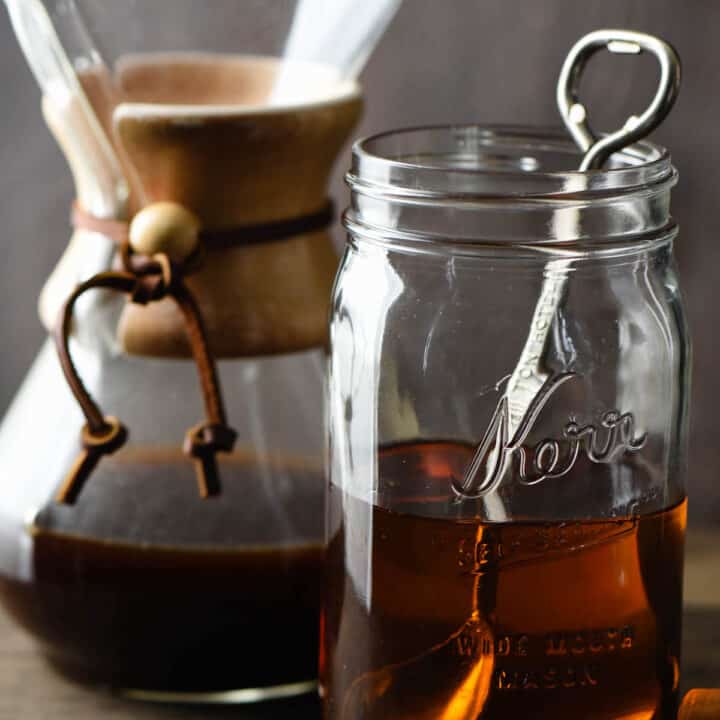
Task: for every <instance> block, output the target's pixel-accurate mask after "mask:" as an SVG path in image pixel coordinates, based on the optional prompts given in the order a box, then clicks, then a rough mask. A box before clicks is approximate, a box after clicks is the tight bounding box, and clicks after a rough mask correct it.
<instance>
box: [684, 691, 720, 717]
mask: <svg viewBox="0 0 720 720" xmlns="http://www.w3.org/2000/svg"><path fill="white" fill-rule="evenodd" d="M718 718H720V690H691V691H690V692H689V693H688V694H687V695H686V696H685V699H684V700H683V703H682V706H681V708H680V714H679V715H678V720H717V719H718Z"/></svg>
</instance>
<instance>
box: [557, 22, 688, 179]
mask: <svg viewBox="0 0 720 720" xmlns="http://www.w3.org/2000/svg"><path fill="white" fill-rule="evenodd" d="M600 50H608V51H609V52H611V53H622V54H633V55H639V54H640V53H642V52H648V53H650V54H652V55H654V56H655V58H656V59H657V61H658V64H659V65H660V82H659V84H658V88H657V91H656V92H655V96H654V97H653V99H652V102H651V103H650V105H648V107H647V109H646V110H645V112H643V113H642V115H640V116H636V115H631V116H630V117H629V118H628V119H627V121H626V122H625V124H624V125H623V127H622V128H620V129H619V130H616V131H615V132H612V133H608V134H606V135H603V136H602V137H601V138H598V137H597V136H596V135H595V133H594V132H593V131H592V130H591V128H590V124H589V122H588V117H587V110H586V109H585V106H584V105H583V104H582V102H580V99H579V94H578V88H579V86H580V79H581V77H582V73H583V70H584V69H585V66H586V65H587V63H588V61H589V60H590V58H591V57H592V56H593V55H595V54H596V53H597V52H599V51H600ZM679 91H680V58H679V57H678V54H677V52H676V51H675V49H674V48H673V47H672V46H671V45H670V44H669V43H667V42H665V41H664V40H661V39H660V38H657V37H653V36H652V35H647V34H645V33H640V32H632V31H629V30H597V31H596V32H592V33H590V34H589V35H586V36H585V37H583V38H581V39H580V40H578V42H577V43H575V45H574V46H573V47H572V49H571V50H570V52H569V54H568V56H567V58H566V59H565V62H564V63H563V66H562V70H561V71H560V77H559V79H558V85H557V105H558V108H559V110H560V115H561V116H562V119H563V122H564V123H565V127H567V129H568V130H569V132H570V134H571V135H572V137H573V139H574V140H575V142H576V143H577V145H578V147H579V148H580V149H581V150H582V151H583V152H584V153H585V157H584V158H583V161H582V164H581V165H580V168H579V169H580V170H581V171H584V170H597V169H599V168H601V167H602V166H603V165H604V164H605V163H606V162H607V160H608V158H609V157H610V156H611V155H612V154H613V153H614V152H617V151H618V150H622V149H623V148H624V147H627V146H628V145H630V144H632V143H634V142H637V141H638V140H641V139H642V138H644V137H645V136H647V135H649V134H650V133H651V132H652V131H653V130H654V129H655V128H656V127H657V126H658V125H660V123H661V122H662V121H663V120H664V119H665V117H666V116H667V114H668V113H669V112H670V110H671V109H672V106H673V105H674V104H675V100H676V99H677V96H678V92H679Z"/></svg>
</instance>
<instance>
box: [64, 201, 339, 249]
mask: <svg viewBox="0 0 720 720" xmlns="http://www.w3.org/2000/svg"><path fill="white" fill-rule="evenodd" d="M334 218H335V205H334V203H333V201H332V200H329V199H328V200H327V201H326V202H325V204H324V205H323V206H322V207H321V208H320V209H319V210H317V211H314V212H311V213H308V214H306V215H300V216H298V217H294V218H287V219H284V220H275V221H273V222H266V223H257V224H254V225H238V226H237V227H228V228H219V229H215V230H211V229H206V228H202V229H201V230H200V233H199V238H200V245H201V247H202V248H204V249H206V250H225V249H227V248H231V247H237V246H239V245H251V244H254V243H262V242H274V241H277V240H286V239H287V238H289V237H293V236H294V235H304V234H306V233H312V232H319V231H321V230H326V229H327V228H328V227H330V225H332V223H333V220H334ZM70 221H71V223H72V226H73V227H74V228H75V229H77V230H88V231H90V232H96V233H99V234H101V235H105V236H106V237H108V238H110V239H111V240H112V241H113V242H114V243H115V244H116V245H118V246H121V247H122V245H123V243H125V241H126V240H127V238H128V231H129V227H130V225H129V223H126V222H123V221H122V220H113V219H106V218H99V217H96V216H95V215H92V214H90V213H88V212H87V210H85V209H84V208H83V207H82V206H81V205H80V204H79V203H77V202H75V203H73V206H72V212H71V215H70Z"/></svg>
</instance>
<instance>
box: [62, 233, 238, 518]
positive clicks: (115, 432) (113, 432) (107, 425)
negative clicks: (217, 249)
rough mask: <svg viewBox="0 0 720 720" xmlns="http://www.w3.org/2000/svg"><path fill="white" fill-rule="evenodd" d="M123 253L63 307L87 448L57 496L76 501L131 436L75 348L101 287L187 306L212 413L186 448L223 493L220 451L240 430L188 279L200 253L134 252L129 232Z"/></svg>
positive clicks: (70, 375) (66, 363)
mask: <svg viewBox="0 0 720 720" xmlns="http://www.w3.org/2000/svg"><path fill="white" fill-rule="evenodd" d="M120 256H121V259H122V262H123V266H124V270H121V271H111V272H102V273H98V274H97V275H94V276H93V277H91V278H89V279H88V280H86V281H85V282H83V283H81V284H80V285H78V286H77V287H76V288H75V290H74V291H73V292H72V293H71V294H70V297H69V298H68V299H67V300H66V301H65V303H64V305H63V307H62V308H61V311H60V316H59V318H58V322H57V325H56V327H55V329H54V332H53V335H54V339H55V346H56V349H57V353H58V357H59V360H60V364H61V366H62V369H63V373H64V374H65V378H66V380H67V382H68V385H69V386H70V389H71V390H72V392H73V394H74V395H75V398H76V399H77V401H78V404H79V405H80V408H81V410H82V411H83V414H84V415H85V418H86V421H87V422H86V425H85V426H84V428H83V430H82V433H81V444H82V447H83V449H82V451H81V453H80V455H79V456H78V458H77V460H76V461H75V463H74V464H73V466H72V468H71V469H70V471H69V473H68V475H67V477H66V479H65V481H64V483H63V485H62V486H61V488H60V490H59V492H58V494H57V500H58V502H62V503H67V504H72V503H74V502H75V501H76V500H77V498H78V497H79V495H80V493H81V491H82V488H83V486H84V484H85V482H86V481H87V479H88V478H89V477H90V475H91V473H92V472H93V470H94V469H95V467H96V466H97V464H98V463H99V461H100V459H101V458H102V456H103V455H109V454H111V453H113V452H115V451H117V450H118V449H120V448H121V447H122V446H123V444H124V443H125V441H126V440H127V436H128V431H127V429H126V428H125V427H124V426H123V425H122V423H121V422H120V421H119V420H117V419H116V418H113V417H106V416H105V415H103V413H102V412H101V410H100V408H99V407H98V406H97V404H96V403H95V401H94V400H93V398H92V396H91V395H90V393H89V392H88V390H87V388H86V387H85V385H84V384H83V382H82V379H81V378H80V375H79V373H78V371H77V368H76V367H75V365H74V363H73V360H72V357H71V354H70V347H69V345H70V334H71V328H72V318H73V310H74V306H75V303H76V301H77V299H78V298H79V297H80V296H81V295H82V294H83V293H85V292H87V291H88V290H91V289H95V288H104V289H106V290H112V291H115V292H120V293H124V294H126V295H127V296H128V298H129V299H130V301H131V302H134V303H138V304H140V305H146V304H148V303H151V302H156V301H159V300H162V299H163V298H168V297H169V298H171V299H172V300H173V301H174V302H175V303H176V304H177V306H178V308H179V309H180V311H181V312H182V314H183V318H184V320H185V327H186V330H187V334H188V338H189V341H190V347H191V349H192V353H193V359H194V361H195V365H196V366H197V370H198V376H199V381H200V386H201V389H202V396H203V401H204V405H205V416H206V422H204V423H201V424H200V425H197V426H195V427H193V428H192V429H191V430H190V431H189V432H188V434H187V438H186V440H185V443H184V448H185V452H186V453H187V454H188V455H189V456H190V457H192V458H193V459H194V460H195V467H196V471H197V480H198V487H199V491H200V495H201V497H203V498H207V497H211V496H214V495H218V494H219V493H220V479H219V475H218V471H217V462H216V458H215V455H216V454H217V453H218V452H230V451H231V450H232V448H233V445H234V442H235V438H236V433H235V431H234V430H233V429H232V428H230V427H229V426H228V425H227V421H226V417H225V407H224V404H223V399H222V392H221V389H220V382H219V378H218V375H217V370H216V368H215V360H214V358H213V356H212V354H211V352H210V348H209V346H208V340H207V333H206V331H205V326H204V323H203V319H202V315H201V312H200V309H199V307H198V305H197V303H196V302H195V298H194V297H193V295H192V293H191V292H190V290H189V289H188V287H187V286H186V284H185V282H184V280H183V276H184V274H185V272H186V268H188V269H189V268H191V267H194V265H195V264H196V263H197V259H198V254H197V253H193V254H192V255H191V256H190V257H188V258H187V261H186V262H183V263H176V262H172V261H171V260H170V258H169V257H168V255H166V254H165V253H159V254H155V255H152V256H147V255H141V254H138V253H134V252H133V251H132V250H131V248H130V247H129V244H128V242H127V238H126V239H124V240H123V241H122V242H121V245H120Z"/></svg>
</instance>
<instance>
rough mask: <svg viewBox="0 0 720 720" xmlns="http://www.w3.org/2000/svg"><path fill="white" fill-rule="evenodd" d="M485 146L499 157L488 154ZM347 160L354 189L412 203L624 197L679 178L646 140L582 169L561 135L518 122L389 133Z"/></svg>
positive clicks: (665, 155)
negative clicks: (603, 162) (599, 165)
mask: <svg viewBox="0 0 720 720" xmlns="http://www.w3.org/2000/svg"><path fill="white" fill-rule="evenodd" d="M423 146H424V148H423ZM491 149H492V150H493V151H494V152H495V153H497V152H498V151H502V152H501V153H500V154H496V155H494V156H493V155H491V153H489V150H491ZM352 156H353V159H352V168H351V170H350V172H349V173H348V174H347V176H346V180H347V182H348V184H349V185H350V187H351V188H352V189H353V190H359V191H360V192H363V193H366V192H372V191H373V189H374V190H376V191H380V192H390V193H392V194H393V195H397V196H412V197H414V198H415V199H416V201H418V200H421V199H423V198H425V199H427V200H435V201H437V200H439V199H440V198H441V196H443V195H446V196H452V197H453V198H458V197H462V198H465V199H471V198H476V199H490V198H506V199H513V198H526V199H532V198H535V199H548V200H551V199H557V200H563V199H566V198H569V197H572V198H574V199H575V200H577V199H578V195H579V194H581V195H582V196H586V195H588V194H592V195H593V196H595V197H597V196H598V195H618V194H621V195H624V194H626V193H632V192H636V191H638V190H642V189H647V188H648V187H649V186H654V185H657V184H658V183H660V184H664V183H665V182H668V181H669V182H671V183H672V184H674V182H675V178H676V174H677V173H676V171H675V168H674V167H673V166H672V162H671V157H670V153H669V152H668V150H667V149H666V148H664V147H662V146H661V145H657V144H655V143H653V142H650V141H647V140H643V141H640V142H637V143H634V144H633V145H630V146H628V147H626V148H624V149H623V150H621V151H619V152H617V153H615V154H614V155H613V156H612V158H611V160H610V167H608V168H605V169H600V170H588V171H580V170H577V169H576V168H577V166H579V164H580V160H581V158H582V153H581V151H580V150H579V149H578V148H577V146H576V145H575V143H574V142H573V141H572V139H571V138H570V137H569V135H568V134H567V132H566V131H564V130H563V129H561V128H550V127H541V126H524V125H480V124H460V125H427V126H417V127H408V128H402V129H396V130H389V131H385V132H381V133H377V134H374V135H370V136H367V137H364V138H361V139H359V140H357V141H356V142H355V143H354V145H353V151H352ZM538 156H540V157H538ZM561 159H562V160H564V161H565V163H566V165H567V166H566V167H564V166H563V163H562V162H560V160H561Z"/></svg>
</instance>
